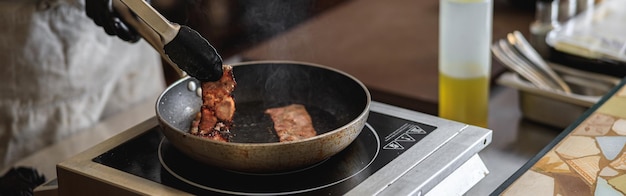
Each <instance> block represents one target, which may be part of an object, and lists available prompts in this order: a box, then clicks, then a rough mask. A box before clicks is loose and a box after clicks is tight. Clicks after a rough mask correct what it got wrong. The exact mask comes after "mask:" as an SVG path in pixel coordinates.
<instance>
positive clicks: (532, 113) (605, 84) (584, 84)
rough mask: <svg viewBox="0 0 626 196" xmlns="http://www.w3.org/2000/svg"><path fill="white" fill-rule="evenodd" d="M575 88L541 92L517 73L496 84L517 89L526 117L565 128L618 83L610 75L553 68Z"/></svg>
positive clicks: (499, 80) (506, 75)
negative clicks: (567, 91) (568, 90)
mask: <svg viewBox="0 0 626 196" xmlns="http://www.w3.org/2000/svg"><path fill="white" fill-rule="evenodd" d="M551 66H552V67H553V68H554V69H555V70H556V72H557V73H558V74H559V75H560V76H562V77H563V78H564V80H565V81H566V82H567V83H568V84H569V85H570V86H571V87H572V90H573V93H571V94H565V93H563V92H556V91H548V90H543V89H539V88H537V87H535V86H533V85H532V84H530V83H528V82H527V81H524V80H522V79H521V78H519V77H518V75H516V74H514V73H510V72H509V73H505V74H503V75H502V76H500V78H498V80H497V83H499V84H502V85H505V86H508V87H512V88H514V89H518V90H519V91H520V94H519V99H520V100H519V106H520V109H521V111H522V114H523V116H524V117H525V118H527V119H530V120H533V121H536V122H540V123H544V124H546V125H550V126H555V127H558V128H565V127H567V126H568V125H570V124H571V123H573V122H574V121H575V120H576V119H577V118H578V117H579V116H580V115H582V114H583V113H584V112H585V111H586V110H587V109H589V107H591V106H592V105H593V104H595V103H596V102H597V101H598V100H599V99H600V98H601V97H602V96H603V95H604V94H606V93H607V92H608V91H609V90H611V89H612V88H613V87H615V85H617V84H618V83H619V79H617V78H613V77H610V76H605V75H599V74H594V73H588V72H584V71H580V70H576V69H571V68H567V67H564V66H559V65H556V64H552V65H551Z"/></svg>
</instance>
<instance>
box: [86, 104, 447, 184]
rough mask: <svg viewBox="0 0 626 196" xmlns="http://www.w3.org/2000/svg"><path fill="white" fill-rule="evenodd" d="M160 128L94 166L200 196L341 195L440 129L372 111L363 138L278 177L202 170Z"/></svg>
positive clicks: (106, 155)
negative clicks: (164, 135)
mask: <svg viewBox="0 0 626 196" xmlns="http://www.w3.org/2000/svg"><path fill="white" fill-rule="evenodd" d="M159 129H160V128H159V127H158V126H155V127H154V128H152V129H151V130H148V131H146V132H145V133H143V134H142V135H139V136H137V137H135V138H133V139H131V140H129V141H127V142H125V143H123V144H121V145H119V146H117V147H115V148H113V149H111V150H109V151H107V152H105V153H103V154H101V155H100V156H97V157H96V158H94V159H93V161H94V162H96V163H100V164H103V165H106V166H109V167H112V168H115V169H117V170H121V171H123V172H126V173H130V174H133V175H135V176H139V177H141V178H144V179H147V180H150V181H153V182H156V183H160V184H164V185H167V186H170V187H173V188H176V189H179V190H183V191H186V192H189V193H192V194H196V195H208V194H211V195H215V194H241V195H283V194H303V195H320V194H343V193H346V192H347V191H349V190H350V189H352V188H354V187H355V186H356V185H358V184H359V183H361V182H362V181H364V180H365V179H366V178H367V177H368V176H370V175H372V174H373V173H375V172H376V171H378V170H379V169H380V168H382V167H384V166H385V165H387V164H388V163H389V162H390V161H391V160H393V159H395V158H396V157H398V156H399V155H400V154H402V153H403V152H404V151H406V150H407V149H409V148H410V147H412V146H413V145H414V144H415V143H417V142H418V141H419V140H421V139H422V138H424V137H426V135H428V134H429V133H431V132H432V131H434V130H435V129H436V127H435V126H432V125H427V124H423V123H419V122H413V121H408V120H405V119H401V118H396V117H393V116H389V115H386V114H382V113H377V112H370V115H369V118H368V120H367V124H366V126H365V127H364V129H363V130H362V131H361V134H360V135H359V136H358V137H357V139H356V140H355V141H354V142H353V143H352V144H351V145H349V146H348V147H347V148H346V149H345V150H343V151H342V152H340V153H339V154H337V155H335V156H333V157H331V158H329V159H327V160H325V161H322V162H320V163H318V164H316V165H313V166H311V167H308V168H304V169H301V170H297V171H292V172H285V173H276V174H250V173H240V172H235V171H228V170H223V169H220V168H213V167H210V166H207V165H204V164H202V163H199V162H197V161H195V160H193V159H191V158H189V157H187V156H185V155H183V154H182V153H181V152H179V151H178V150H177V149H176V148H174V147H173V146H171V145H170V144H169V142H168V141H167V139H166V138H164V137H163V135H162V134H161V131H160V130H159Z"/></svg>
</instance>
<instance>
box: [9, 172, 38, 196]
mask: <svg viewBox="0 0 626 196" xmlns="http://www.w3.org/2000/svg"><path fill="white" fill-rule="evenodd" d="M44 182H46V177H45V176H43V175H41V174H39V172H37V170H36V169H33V168H28V167H18V168H11V170H9V171H8V172H7V173H5V174H4V175H3V176H2V177H0V195H25V196H27V195H33V189H35V187H37V186H39V185H41V184H43V183H44Z"/></svg>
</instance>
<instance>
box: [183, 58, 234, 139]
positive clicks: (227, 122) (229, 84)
mask: <svg viewBox="0 0 626 196" xmlns="http://www.w3.org/2000/svg"><path fill="white" fill-rule="evenodd" d="M201 85H202V106H201V108H200V112H198V114H197V115H196V118H195V120H194V121H193V122H192V124H191V130H190V132H191V134H193V135H197V136H201V137H204V138H209V139H212V140H218V141H224V142H228V141H229V140H230V127H231V126H232V124H233V115H234V113H235V100H234V99H233V96H232V92H233V90H235V85H237V83H236V82H235V79H234V77H233V69H232V67H231V66H224V75H222V78H221V79H220V80H218V81H215V82H202V84H201Z"/></svg>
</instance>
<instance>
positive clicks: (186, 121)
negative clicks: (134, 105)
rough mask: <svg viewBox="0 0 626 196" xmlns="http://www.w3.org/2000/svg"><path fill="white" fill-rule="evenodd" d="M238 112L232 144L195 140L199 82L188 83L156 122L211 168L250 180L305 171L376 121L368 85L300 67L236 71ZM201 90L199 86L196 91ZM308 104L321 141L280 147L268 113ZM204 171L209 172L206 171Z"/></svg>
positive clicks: (166, 98) (170, 93) (269, 64)
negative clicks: (193, 123) (371, 117)
mask: <svg viewBox="0 0 626 196" xmlns="http://www.w3.org/2000/svg"><path fill="white" fill-rule="evenodd" d="M232 66H233V74H234V77H235V80H236V82H237V86H236V87H235V90H234V92H233V96H234V99H235V106H236V111H235V114H234V117H233V127H232V128H231V132H232V134H233V137H232V138H231V141H230V142H220V141H214V140H209V139H205V138H201V137H197V136H194V135H191V134H189V133H188V132H189V131H188V130H189V128H190V125H191V121H192V120H193V118H194V116H195V115H196V113H197V112H198V111H199V110H200V105H201V102H202V101H201V97H200V96H198V94H197V93H196V90H197V89H196V88H197V87H199V86H200V85H199V83H198V81H197V80H195V79H193V78H190V77H186V78H183V79H180V80H178V81H177V82H175V83H173V84H172V85H170V86H169V87H168V88H167V89H166V90H165V91H164V92H163V93H162V94H161V96H160V97H159V98H158V100H157V103H156V114H157V118H158V120H159V125H160V126H161V128H162V132H163V134H164V135H165V137H166V138H167V139H168V140H169V142H170V143H171V144H172V145H173V146H174V147H176V148H177V149H178V150H180V151H181V152H183V153H185V154H186V155H187V156H189V157H191V158H193V159H195V160H197V161H200V162H203V163H205V164H208V165H211V166H214V167H219V168H223V169H227V170H233V171H238V172H249V173H276V172H286V171H292V170H297V169H301V168H305V167H307V166H311V165H314V164H316V163H318V162H321V161H324V160H325V159H328V158H329V157H331V156H333V155H335V154H336V153H338V152H340V151H341V150H343V149H344V148H346V147H347V146H348V145H349V144H350V143H352V141H354V139H355V138H356V137H357V136H358V135H359V133H360V132H361V130H362V129H363V126H364V125H365V121H366V120H367V117H368V114H369V107H370V102H371V96H370V93H369V91H368V90H367V88H366V87H365V85H363V83H361V82H360V81H358V80H357V79H356V78H354V77H352V76H350V75H348V74H346V73H344V72H341V71H339V70H336V69H333V68H329V67H325V66H322V65H318V64H312V63H304V62H294V61H253V62H245V63H240V64H234V65H232ZM190 83H193V84H190ZM289 104H302V105H304V106H305V107H306V109H307V111H308V113H309V114H310V116H311V119H312V121H313V127H314V128H315V130H316V132H317V135H316V136H315V137H311V138H307V139H304V140H299V141H291V142H278V139H277V138H278V137H277V136H276V134H275V131H274V127H273V122H272V120H271V118H270V117H269V116H268V115H266V114H264V111H265V110H266V109H268V108H273V107H281V106H286V105H289ZM198 169H201V168H198Z"/></svg>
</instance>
